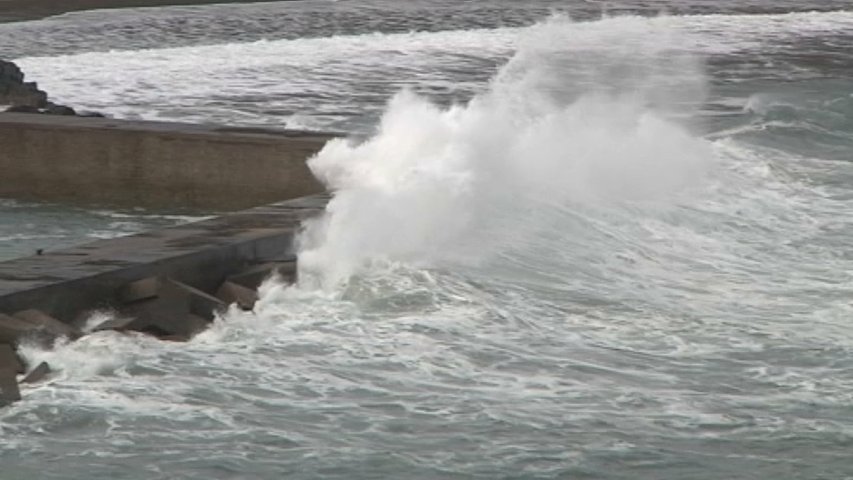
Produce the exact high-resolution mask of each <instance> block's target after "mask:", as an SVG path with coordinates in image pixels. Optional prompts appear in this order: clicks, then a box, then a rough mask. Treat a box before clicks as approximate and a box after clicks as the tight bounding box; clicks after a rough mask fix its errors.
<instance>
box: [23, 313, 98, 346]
mask: <svg viewBox="0 0 853 480" xmlns="http://www.w3.org/2000/svg"><path fill="white" fill-rule="evenodd" d="M12 316H13V317H15V318H17V319H19V320H23V321H25V322H28V323H31V324H33V325H36V326H37V327H38V328H39V329H40V330H43V331H45V332H47V333H49V334H50V335H52V336H53V337H68V338H70V339H71V340H76V339H78V338H80V336H81V335H82V333H81V332H80V330H78V329H76V328H74V327H72V326H71V325H68V324H66V323H62V322H60V321H59V320H57V319H55V318H53V317H51V316H50V315H48V314H46V313H44V312H42V311H41V310H35V309H29V310H23V311H20V312H17V313H15V314H14V315H12Z"/></svg>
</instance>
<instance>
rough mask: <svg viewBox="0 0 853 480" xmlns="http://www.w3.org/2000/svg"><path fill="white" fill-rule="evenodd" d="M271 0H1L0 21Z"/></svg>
mask: <svg viewBox="0 0 853 480" xmlns="http://www.w3.org/2000/svg"><path fill="white" fill-rule="evenodd" d="M260 1H269V0H0V22H14V21H21V20H34V19H38V18H44V17H49V16H51V15H59V14H61V13H65V12H73V11H79V10H94V9H99V8H131V7H159V6H165V5H203V4H211V3H256V2H260Z"/></svg>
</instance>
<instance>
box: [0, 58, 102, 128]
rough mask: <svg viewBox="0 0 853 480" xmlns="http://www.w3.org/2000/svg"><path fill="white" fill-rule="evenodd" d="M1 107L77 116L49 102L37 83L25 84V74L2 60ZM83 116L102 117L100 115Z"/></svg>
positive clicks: (21, 111)
mask: <svg viewBox="0 0 853 480" xmlns="http://www.w3.org/2000/svg"><path fill="white" fill-rule="evenodd" d="M0 105H8V108H7V110H6V111H7V112H16V113H44V114H48V115H71V116H73V115H77V111H75V110H74V109H73V108H71V107H68V106H65V105H58V104H56V103H53V102H51V101H49V100H48V97H47V92H45V91H43V90H40V89H39V87H38V84H37V83H36V82H25V81H24V72H22V71H21V69H20V68H19V67H18V66H17V65H16V64H15V63H13V62H7V61H5V60H2V59H0ZM82 116H95V117H102V116H103V115H101V114H99V113H85V114H83V115H82Z"/></svg>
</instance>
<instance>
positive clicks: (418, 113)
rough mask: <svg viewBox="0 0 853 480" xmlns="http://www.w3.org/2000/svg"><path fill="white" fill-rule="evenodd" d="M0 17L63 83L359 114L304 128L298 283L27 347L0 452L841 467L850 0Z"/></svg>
mask: <svg viewBox="0 0 853 480" xmlns="http://www.w3.org/2000/svg"><path fill="white" fill-rule="evenodd" d="M661 10H666V11H668V13H669V15H668V16H664V17H657V16H656V15H657V13H658V12H660V11H661ZM603 13H606V15H604V17H602V14H603ZM567 17H570V18H567ZM0 39H2V41H0V56H11V57H14V58H16V60H17V61H19V62H20V63H21V65H22V66H23V67H24V68H25V69H26V71H27V72H29V74H30V75H31V76H32V77H33V78H34V79H36V80H38V81H39V82H40V83H41V84H43V85H44V86H45V88H47V89H48V90H49V91H50V92H53V94H54V95H56V96H57V97H58V99H59V100H61V101H65V102H68V103H71V104H74V105H79V106H81V107H85V108H90V109H95V110H101V111H105V112H107V113H110V114H112V115H115V116H119V117H129V118H158V119H174V120H188V121H216V122H229V123H234V124H243V125H275V126H286V125H289V126H297V127H302V128H314V129H334V130H339V131H344V132H349V133H352V134H354V135H355V136H357V137H359V138H361V139H362V140H364V139H367V141H366V142H364V143H360V144H359V143H357V142H349V143H348V142H337V143H334V144H332V145H329V146H328V147H327V149H325V150H324V151H323V152H322V153H321V154H320V155H319V156H318V157H317V158H315V159H314V160H312V163H311V166H312V168H314V170H315V172H316V173H318V175H320V176H321V177H323V178H324V179H325V180H326V181H327V182H328V183H329V185H330V186H331V187H332V188H334V189H335V191H336V195H335V198H334V200H333V202H332V204H331V205H330V209H329V211H328V213H327V215H326V216H325V217H324V218H322V219H321V220H320V221H317V222H314V223H312V224H311V225H308V226H307V227H306V233H305V235H304V236H303V239H302V242H301V246H300V248H301V258H302V259H303V260H304V262H303V266H302V268H301V270H300V275H301V281H300V284H299V285H297V286H296V287H286V286H281V285H276V284H269V285H266V286H265V287H264V288H263V289H262V292H261V294H262V301H261V302H260V304H259V306H258V307H257V308H256V311H255V312H253V313H238V312H229V313H228V314H227V315H224V316H223V317H222V318H220V319H218V320H217V322H216V324H215V325H214V326H213V327H212V328H211V329H210V330H209V331H208V332H205V333H204V334H202V335H200V336H199V337H197V338H196V339H194V340H193V341H192V342H190V343H188V344H170V343H160V342H156V341H154V340H151V339H148V338H145V337H142V336H138V337H136V336H123V335H114V334H110V333H99V334H96V335H91V336H88V337H86V338H84V339H83V340H81V341H78V342H76V343H73V344H67V345H58V346H57V348H55V349H53V350H50V351H45V350H40V349H38V348H35V347H27V348H26V349H25V353H26V355H27V356H28V357H29V358H30V359H31V360H33V361H38V360H46V361H48V362H49V363H51V365H54V366H55V367H56V368H57V369H58V372H57V373H56V374H55V375H54V376H53V377H52V378H51V380H50V381H49V382H47V383H46V384H42V385H38V386H33V387H27V388H25V390H24V392H23V394H24V397H25V398H24V401H23V402H21V403H19V404H16V405H15V406H13V407H11V408H8V409H5V410H2V411H0V473H2V478H62V479H68V478H79V479H84V478H140V479H142V478H145V479H151V478H160V479H190V478H200V477H205V478H223V479H238V478H239V479H255V478H306V479H307V478H346V479H367V478H404V479H416V478H425V479H426V478H430V479H432V478H489V479H492V478H507V479H509V478H519V479H521V478H525V479H528V478H529V479H533V478H543V479H544V478H608V479H610V478H612V479H620V478H624V479H636V478H673V479H675V478H678V479H687V478H691V479H732V478H743V479H747V478H749V479H753V478H754V479H770V478H772V479H776V478H797V479H816V478H826V479H830V478H831V479H836V478H837V479H842V478H850V477H853V460H851V452H853V420H851V415H850V414H851V408H853V356H851V353H853V333H851V332H853V330H851V315H852V314H853V308H852V307H851V298H853V275H851V271H853V255H851V253H850V252H851V246H853V240H851V238H853V220H851V216H850V214H849V211H850V209H849V202H850V201H851V198H853V187H851V179H853V163H851V160H853V153H852V152H853V5H851V4H850V2H841V1H821V2H817V1H815V2H765V1H751V2H734V1H732V2H726V1H715V2H711V1H698V0H697V1H692V2H691V1H683V2H652V1H648V2H645V3H639V2H633V3H632V2H607V4H604V3H603V2H585V3H575V2H556V1H541V2H540V1H530V2H509V1H498V0H490V1H486V0H474V1H469V2H450V1H412V2H384V1H375V0H374V1H358V2H356V1H344V0H340V1H336V2H320V1H306V2H273V3H268V4H258V5H230V6H229V5H221V6H206V7H175V8H161V9H147V10H146V9H143V10H128V11H121V10H119V11H109V12H87V13H79V14H70V15H64V16H60V17H56V18H52V19H47V20H43V21H37V22H28V23H21V24H8V25H0ZM401 89H406V90H405V92H404V93H398V92H399V91H400V90H401ZM389 102H390V103H389ZM7 212H8V209H7V207H4V209H3V210H0V215H7ZM0 218H5V217H0Z"/></svg>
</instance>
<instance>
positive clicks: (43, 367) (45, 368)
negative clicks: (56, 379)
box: [21, 362, 50, 383]
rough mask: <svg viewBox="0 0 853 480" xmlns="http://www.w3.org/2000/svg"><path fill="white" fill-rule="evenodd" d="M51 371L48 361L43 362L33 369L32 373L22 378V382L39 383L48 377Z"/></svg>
mask: <svg viewBox="0 0 853 480" xmlns="http://www.w3.org/2000/svg"><path fill="white" fill-rule="evenodd" d="M49 373H50V365H48V364H47V362H41V363H40V364H39V365H38V366H37V367H36V368H34V369H32V371H30V373H28V374H27V376H26V377H24V379H23V380H21V383H38V382H40V381H42V380H44V379H45V377H47V375H48V374H49Z"/></svg>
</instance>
